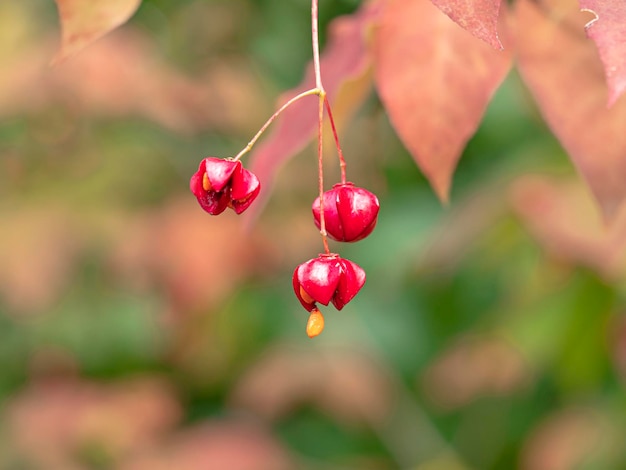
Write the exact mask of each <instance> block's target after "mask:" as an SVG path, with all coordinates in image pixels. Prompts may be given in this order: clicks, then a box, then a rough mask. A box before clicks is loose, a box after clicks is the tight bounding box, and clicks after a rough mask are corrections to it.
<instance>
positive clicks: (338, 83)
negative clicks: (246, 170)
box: [248, 3, 378, 217]
mask: <svg viewBox="0 0 626 470" xmlns="http://www.w3.org/2000/svg"><path fill="white" fill-rule="evenodd" d="M377 12H378V7H377V4H376V3H369V4H367V5H365V6H364V7H363V8H362V9H361V10H359V11H358V12H357V13H356V14H354V15H352V16H344V17H340V18H338V19H336V20H334V21H333V22H332V23H331V25H330V31H329V39H328V44H327V46H326V48H325V50H324V52H323V54H322V56H321V57H320V61H321V64H320V68H321V70H322V75H323V78H324V88H325V90H326V93H327V96H328V99H329V101H330V102H331V105H332V106H333V108H334V109H335V113H334V117H335V119H336V120H340V119H341V118H345V117H346V116H347V115H349V114H351V113H352V112H353V111H354V109H355V108H356V106H357V105H358V104H359V103H361V101H362V100H363V99H364V97H365V96H366V93H367V92H368V91H369V89H370V86H369V82H370V79H369V73H370V70H371V67H370V66H371V58H370V55H369V52H368V47H367V38H366V32H367V30H368V28H369V26H371V24H372V22H373V21H374V19H375V17H376V15H377ZM364 81H365V82H366V83H365V84H364V83H363V82H364ZM314 87H315V75H314V71H313V67H312V64H309V67H308V69H307V72H306V75H305V77H304V80H303V81H302V83H301V84H300V85H299V86H298V87H296V88H294V89H292V90H289V91H287V92H285V93H284V94H283V95H282V96H281V98H280V99H279V103H281V104H282V103H285V102H286V101H287V100H289V99H290V98H293V97H294V96H296V95H297V94H299V93H302V92H304V91H306V90H309V89H311V88H314ZM336 104H337V105H336ZM340 109H341V113H339V112H338V111H339V110H340ZM341 114H343V116H342V115H341ZM317 125H318V121H317V99H316V98H315V97H313V96H311V97H306V98H304V99H302V100H300V101H298V102H296V103H295V104H293V105H292V106H290V107H289V108H287V110H286V111H284V112H283V113H282V115H281V117H280V118H279V120H278V121H277V122H276V124H275V127H274V128H273V130H272V132H271V133H270V135H269V136H267V137H266V139H265V140H264V141H263V142H262V143H261V144H259V145H258V146H257V147H256V149H255V150H254V152H253V153H252V156H251V159H250V169H251V170H252V171H253V172H254V173H255V174H256V175H257V176H258V177H259V179H260V180H261V182H262V184H263V185H264V187H265V188H268V187H269V186H270V184H271V182H272V179H273V177H274V175H275V173H276V171H277V170H278V168H279V167H280V166H281V165H282V164H284V163H285V162H286V161H287V160H288V159H289V158H291V157H292V156H294V155H295V154H296V153H298V152H299V151H301V150H302V149H303V148H304V147H305V146H306V145H307V143H309V141H310V140H311V139H312V138H313V135H315V132H316V130H317ZM267 194H268V191H263V192H262V193H261V196H260V198H259V199H260V200H261V201H259V200H257V201H256V203H255V207H254V208H252V210H251V211H248V215H249V216H250V215H251V216H252V217H254V215H255V214H257V213H258V211H259V210H260V208H261V207H262V206H263V205H264V203H263V202H262V201H263V198H264V197H265V198H266V197H267ZM264 195H265V196H264Z"/></svg>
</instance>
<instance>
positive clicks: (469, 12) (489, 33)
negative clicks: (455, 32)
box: [431, 0, 504, 50]
mask: <svg viewBox="0 0 626 470" xmlns="http://www.w3.org/2000/svg"><path fill="white" fill-rule="evenodd" d="M431 1H432V2H433V4H434V5H435V6H436V7H437V8H439V9H440V10H441V11H443V12H444V13H445V14H446V15H448V16H449V17H450V18H451V19H452V20H453V21H454V22H455V23H457V24H458V25H459V26H461V27H462V28H463V29H466V30H467V31H469V32H470V33H472V34H473V35H474V36H476V37H477V38H478V39H482V40H483V41H485V42H486V43H487V44H489V45H490V46H491V47H493V48H494V49H498V50H502V49H504V48H503V47H502V43H501V42H500V38H498V15H499V13H500V3H501V0H431Z"/></svg>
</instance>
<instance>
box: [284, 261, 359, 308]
mask: <svg viewBox="0 0 626 470" xmlns="http://www.w3.org/2000/svg"><path fill="white" fill-rule="evenodd" d="M292 283H293V290H294V292H295V294H296V297H297V298H298V300H299V301H300V303H301V304H302V306H303V307H304V308H305V309H306V310H307V311H309V312H310V311H312V310H313V309H315V308H316V303H317V302H319V303H321V304H323V305H328V304H329V303H330V302H332V303H333V305H334V306H335V308H337V310H341V309H342V308H343V307H344V306H345V305H346V304H347V303H348V302H350V300H352V299H353V298H354V296H355V295H356V294H357V293H358V292H359V290H361V288H362V287H363V285H364V284H365V271H363V269H362V268H361V267H360V266H359V265H357V264H356V263H353V262H352V261H350V260H347V259H343V258H341V257H340V256H339V255H337V254H335V253H331V254H321V255H319V256H318V257H317V258H313V259H311V260H309V261H307V262H306V263H302V264H301V265H300V266H298V267H297V268H296V270H295V271H294V273H293V278H292ZM301 288H302V290H304V291H305V292H306V293H307V294H308V295H309V297H311V298H312V299H313V302H312V303H309V302H307V301H306V300H305V299H303V298H302V294H301V291H300V289H301Z"/></svg>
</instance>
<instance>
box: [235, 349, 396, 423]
mask: <svg viewBox="0 0 626 470" xmlns="http://www.w3.org/2000/svg"><path fill="white" fill-rule="evenodd" d="M392 396H393V389H392V386H391V382H390V380H389V377H388V376H387V375H386V372H385V370H384V369H383V368H382V367H381V365H380V364H377V363H376V362H374V361H373V360H372V359H371V358H369V357H367V356H366V355H361V354H358V353H356V352H352V353H348V352H344V351H341V350H335V349H332V348H327V349H326V350H320V349H316V350H307V349H305V348H300V347H298V348H296V347H293V346H289V345H277V346H276V347H274V348H273V349H272V350H270V351H268V352H266V353H265V354H264V355H263V356H262V357H261V358H260V359H259V360H258V361H257V363H256V364H253V365H252V367H251V368H250V370H249V371H248V372H247V373H246V374H244V375H243V376H242V377H241V380H240V382H239V384H238V385H237V386H236V388H235V390H234V392H233V396H232V400H233V402H234V403H236V404H238V405H239V406H243V407H245V408H248V409H251V410H253V411H255V412H256V413H258V414H260V415H262V416H265V417H267V418H270V419H278V418H280V417H282V416H284V415H286V414H287V413H289V412H290V411H292V410H293V409H294V408H296V407H298V406H301V405H304V404H314V405H315V406H317V407H319V408H320V409H322V410H325V411H326V412H327V413H329V414H330V415H331V416H334V417H335V418H336V419H339V420H340V421H344V422H348V423H359V422H365V423H368V424H370V425H374V424H375V423H381V422H383V421H384V419H385V417H386V416H387V415H388V413H389V411H390V405H391V400H392Z"/></svg>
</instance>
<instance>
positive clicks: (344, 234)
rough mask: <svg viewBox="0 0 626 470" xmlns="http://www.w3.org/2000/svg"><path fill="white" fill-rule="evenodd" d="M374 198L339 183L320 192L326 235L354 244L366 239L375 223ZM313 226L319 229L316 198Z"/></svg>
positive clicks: (318, 205) (349, 185) (378, 207)
mask: <svg viewBox="0 0 626 470" xmlns="http://www.w3.org/2000/svg"><path fill="white" fill-rule="evenodd" d="M379 209H380V205H379V203H378V198H377V197H376V196H375V195H374V194H372V193H371V192H369V191H367V190H366V189H363V188H359V187H356V186H354V185H353V184H352V183H339V184H336V185H335V186H333V189H331V190H330V191H326V192H325V193H324V220H325V222H326V232H327V233H328V235H329V236H330V237H331V238H333V239H334V240H337V241H340V242H355V241H358V240H361V239H363V238H365V237H367V236H368V235H369V234H370V233H372V230H374V227H375V226H376V221H377V220H378V210H379ZM313 217H314V219H315V225H316V226H317V228H320V198H319V197H318V198H317V199H315V201H314V202H313Z"/></svg>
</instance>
